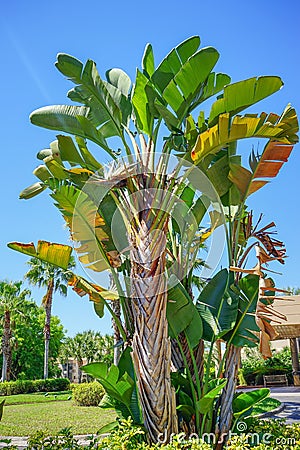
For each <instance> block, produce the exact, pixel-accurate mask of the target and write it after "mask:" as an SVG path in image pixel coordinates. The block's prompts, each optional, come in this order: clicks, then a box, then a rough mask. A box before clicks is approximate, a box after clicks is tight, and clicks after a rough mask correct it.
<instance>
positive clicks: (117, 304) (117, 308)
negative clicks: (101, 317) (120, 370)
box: [109, 275, 122, 366]
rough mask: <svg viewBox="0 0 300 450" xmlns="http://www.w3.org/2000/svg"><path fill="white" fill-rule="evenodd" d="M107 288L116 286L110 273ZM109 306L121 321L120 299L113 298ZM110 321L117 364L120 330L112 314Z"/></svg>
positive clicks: (119, 350) (120, 348)
mask: <svg viewBox="0 0 300 450" xmlns="http://www.w3.org/2000/svg"><path fill="white" fill-rule="evenodd" d="M109 285H110V286H109V288H110V290H112V291H113V290H115V289H116V286H115V283H114V280H113V277H112V276H111V275H110V280H109ZM110 306H111V309H112V310H113V312H114V313H115V315H116V317H117V318H118V319H119V320H120V322H121V305H120V300H113V301H111V302H110ZM111 323H112V329H113V331H114V365H115V366H117V365H118V363H119V361H120V357H121V352H122V347H121V345H120V342H121V333H120V330H119V328H118V325H117V323H116V321H115V319H114V317H113V316H112V318H111Z"/></svg>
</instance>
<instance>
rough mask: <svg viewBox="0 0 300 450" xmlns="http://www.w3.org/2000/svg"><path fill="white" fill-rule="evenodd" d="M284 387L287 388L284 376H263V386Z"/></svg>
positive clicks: (286, 380)
mask: <svg viewBox="0 0 300 450" xmlns="http://www.w3.org/2000/svg"><path fill="white" fill-rule="evenodd" d="M274 384H275V385H285V386H288V379H287V376H286V375H264V386H265V387H267V386H268V385H269V386H274Z"/></svg>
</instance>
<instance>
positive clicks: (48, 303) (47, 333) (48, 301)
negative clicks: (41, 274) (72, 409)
mask: <svg viewBox="0 0 300 450" xmlns="http://www.w3.org/2000/svg"><path fill="white" fill-rule="evenodd" d="M53 289H54V279H53V278H51V279H50V281H49V284H48V288H47V293H46V295H45V297H44V300H43V304H44V308H45V313H46V316H45V325H44V339H45V352H44V380H46V379H47V378H48V376H49V345H50V338H51V312H52V299H53Z"/></svg>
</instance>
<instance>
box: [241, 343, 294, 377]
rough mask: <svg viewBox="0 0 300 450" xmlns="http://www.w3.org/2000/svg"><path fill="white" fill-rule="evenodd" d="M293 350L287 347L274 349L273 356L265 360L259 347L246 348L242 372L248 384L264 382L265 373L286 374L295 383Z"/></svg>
mask: <svg viewBox="0 0 300 450" xmlns="http://www.w3.org/2000/svg"><path fill="white" fill-rule="evenodd" d="M292 370H293V369H292V359H291V352H290V349H289V348H288V347H285V348H284V349H282V350H281V351H279V352H275V351H274V350H273V356H272V358H269V359H267V360H264V359H263V358H262V356H261V355H260V354H259V352H258V350H257V349H245V357H243V359H242V369H241V373H242V375H243V376H244V379H245V380H246V382H247V384H248V385H254V384H255V385H261V384H263V375H276V374H278V375H279V374H286V375H287V377H288V380H289V383H290V384H293V376H292Z"/></svg>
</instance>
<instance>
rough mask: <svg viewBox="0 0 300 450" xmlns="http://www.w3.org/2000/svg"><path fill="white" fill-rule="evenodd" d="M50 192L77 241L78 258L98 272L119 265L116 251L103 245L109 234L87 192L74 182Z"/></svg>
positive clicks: (108, 238)
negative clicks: (77, 186) (75, 185)
mask: <svg viewBox="0 0 300 450" xmlns="http://www.w3.org/2000/svg"><path fill="white" fill-rule="evenodd" d="M73 170H74V169H73ZM51 196H52V197H53V198H54V200H55V201H56V206H57V207H58V208H59V209H60V211H61V212H62V215H63V217H64V219H65V221H66V223H67V225H68V227H69V229H70V234H71V238H72V240H73V241H75V242H78V243H79V246H78V247H77V248H76V247H75V250H76V252H77V253H78V254H79V260H80V261H81V262H82V263H83V264H85V265H87V267H88V268H90V269H92V270H95V271H97V272H102V271H103V270H106V269H108V268H109V267H110V266H111V267H119V266H120V265H121V260H120V257H119V255H118V253H117V252H116V251H113V250H111V249H109V250H108V249H107V248H106V243H109V242H110V236H109V235H108V234H107V231H108V230H107V227H105V221H104V219H103V218H102V217H101V216H100V214H99V212H98V207H97V205H96V204H95V203H94V202H93V201H92V200H91V199H90V198H89V197H88V195H87V194H86V193H85V192H83V191H81V190H79V189H77V188H76V187H74V186H71V185H64V184H62V185H60V186H58V187H57V188H56V189H55V191H54V192H53V193H52V194H51Z"/></svg>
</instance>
